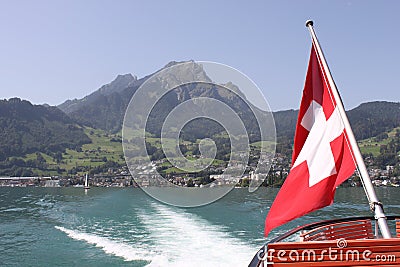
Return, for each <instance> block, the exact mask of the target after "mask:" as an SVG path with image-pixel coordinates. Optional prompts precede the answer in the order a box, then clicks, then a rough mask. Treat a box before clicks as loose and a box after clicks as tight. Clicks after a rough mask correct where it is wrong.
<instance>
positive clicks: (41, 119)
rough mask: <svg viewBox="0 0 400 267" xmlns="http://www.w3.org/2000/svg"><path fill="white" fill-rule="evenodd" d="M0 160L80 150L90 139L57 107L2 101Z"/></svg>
mask: <svg viewBox="0 0 400 267" xmlns="http://www.w3.org/2000/svg"><path fill="white" fill-rule="evenodd" d="M0 140H1V143H0V161H3V160H5V159H6V158H8V157H11V156H22V155H25V154H28V153H34V152H44V153H47V154H54V153H57V152H63V151H65V149H66V148H71V149H77V148H79V147H81V146H82V145H83V144H86V143H89V142H90V139H89V138H88V136H87V135H86V134H85V133H84V132H83V130H82V129H81V128H80V127H78V126H77V125H76V123H75V122H74V121H73V120H72V119H71V118H69V117H68V116H67V115H66V114H65V113H63V112H62V111H61V110H59V109H58V108H57V107H51V106H44V105H32V104H31V103H30V102H28V101H25V100H21V99H19V98H12V99H9V100H0Z"/></svg>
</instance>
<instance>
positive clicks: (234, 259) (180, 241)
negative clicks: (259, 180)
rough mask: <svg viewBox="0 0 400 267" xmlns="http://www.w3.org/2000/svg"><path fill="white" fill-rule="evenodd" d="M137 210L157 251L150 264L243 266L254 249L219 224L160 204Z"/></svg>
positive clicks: (152, 265) (251, 255) (250, 257)
mask: <svg viewBox="0 0 400 267" xmlns="http://www.w3.org/2000/svg"><path fill="white" fill-rule="evenodd" d="M152 207H153V210H154V212H153V213H149V212H148V211H146V213H142V214H139V217H141V221H142V223H144V226H145V227H146V229H147V230H148V231H149V233H150V237H151V240H152V242H153V246H154V247H153V250H154V251H155V252H156V253H157V255H155V256H154V257H153V259H152V261H151V262H150V264H149V265H148V266H149V267H150V266H151V267H154V266H247V265H248V264H249V263H250V261H251V259H252V258H253V256H254V254H255V253H256V252H257V251H258V248H257V247H254V246H252V245H250V244H248V243H246V242H244V241H242V240H240V239H239V238H236V237H233V236H231V235H230V234H229V233H227V232H226V229H225V228H224V227H222V226H218V225H213V224H211V223H210V222H208V221H207V220H205V219H202V218H200V217H199V216H196V215H194V214H191V213H188V212H185V211H184V210H181V209H177V208H172V207H167V206H164V205H161V204H153V205H152Z"/></svg>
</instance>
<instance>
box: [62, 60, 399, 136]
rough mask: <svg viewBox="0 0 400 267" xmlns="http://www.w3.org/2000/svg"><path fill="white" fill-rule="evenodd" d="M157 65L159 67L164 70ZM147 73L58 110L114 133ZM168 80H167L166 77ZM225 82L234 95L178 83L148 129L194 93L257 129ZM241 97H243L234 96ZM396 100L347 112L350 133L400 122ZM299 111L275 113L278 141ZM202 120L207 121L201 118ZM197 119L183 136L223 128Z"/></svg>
mask: <svg viewBox="0 0 400 267" xmlns="http://www.w3.org/2000/svg"><path fill="white" fill-rule="evenodd" d="M178 63H181V62H175V61H173V62H170V63H168V64H167V65H166V66H165V67H164V68H162V69H165V68H167V67H170V66H173V65H176V64H178ZM162 69H161V70H162ZM185 75H193V76H199V77H202V79H204V80H210V79H209V78H208V76H207V74H206V73H205V71H204V70H203V69H202V67H201V66H197V67H196V68H194V70H192V71H191V72H188V73H186V74H185ZM151 76H152V74H151V75H148V76H146V77H143V78H141V79H137V78H136V77H135V76H132V75H131V74H125V75H119V76H118V77H117V78H116V79H115V80H114V81H112V82H111V83H109V84H107V85H104V86H102V87H101V88H99V89H98V90H97V91H95V92H93V93H92V94H90V95H88V96H86V97H84V98H83V99H80V100H77V99H75V100H68V101H66V102H65V103H63V104H61V105H60V106H59V108H60V109H61V110H63V111H64V112H65V113H67V114H68V115H69V116H70V117H71V118H72V119H74V120H75V121H77V122H78V123H80V124H82V125H87V126H90V127H93V128H99V129H102V130H105V131H109V132H113V133H116V132H118V131H120V130H121V127H122V122H123V118H124V115H125V111H126V108H127V106H128V104H129V101H130V99H131V98H132V96H133V94H134V93H135V92H136V90H137V89H138V88H139V87H140V86H141V85H142V84H143V83H144V82H145V81H146V80H147V79H148V78H149V77H151ZM168 79H171V80H168ZM174 79H176V77H174V76H173V75H172V76H168V78H166V80H165V81H159V82H161V83H168V82H176V81H175V80H174ZM225 86H227V87H230V88H234V91H235V92H236V93H237V95H236V94H233V93H232V92H230V91H229V90H226V89H224V88H223V87H219V86H208V87H207V86H204V85H199V84H196V85H193V84H192V85H190V86H189V85H188V86H181V87H179V88H177V89H176V90H173V91H171V92H169V93H168V94H166V95H165V97H164V98H163V99H162V100H161V101H160V102H159V103H158V104H157V105H156V106H155V107H154V109H153V111H152V113H151V114H150V118H149V122H148V130H149V132H151V133H153V134H155V135H156V136H157V135H158V133H159V131H160V127H161V124H162V122H163V120H164V119H165V118H166V116H167V114H168V113H169V112H170V111H171V110H172V109H173V108H174V107H176V106H177V105H178V104H179V103H182V102H183V101H185V100H187V99H190V98H196V97H210V98H213V99H217V100H220V101H222V102H224V103H226V104H228V105H229V106H230V107H231V108H232V109H233V110H235V111H236V112H237V113H238V114H239V116H240V117H241V118H242V119H243V121H244V122H245V124H246V128H247V129H250V130H251V131H255V132H257V125H256V124H255V120H254V115H253V116H252V115H251V114H249V112H250V110H249V108H248V107H247V105H246V104H245V103H244V102H243V101H241V97H243V95H242V93H241V92H240V90H239V88H237V87H235V85H233V84H231V83H229V84H226V85H225ZM238 96H241V97H238ZM399 105H400V104H399V103H395V102H384V101H377V102H370V103H364V104H361V105H360V106H358V107H356V108H354V109H352V110H349V111H347V114H348V117H349V120H350V123H351V125H352V128H353V131H354V134H355V136H356V138H357V139H358V140H361V139H365V138H369V137H373V136H377V135H379V134H381V133H383V132H387V131H390V130H391V129H393V128H395V127H398V126H399V125H400V107H399ZM297 113H298V110H285V111H277V112H273V116H274V118H275V124H276V129H277V137H278V140H282V139H286V140H292V139H293V136H294V133H295V125H296V121H297ZM204 123H205V122H204ZM204 123H200V124H199V123H196V126H193V125H188V127H187V129H186V132H184V136H186V137H187V138H191V139H193V138H199V137H201V136H210V135H213V134H215V133H218V132H220V131H221V127H220V126H218V125H216V124H215V123H214V124H212V123H211V122H207V123H206V124H204Z"/></svg>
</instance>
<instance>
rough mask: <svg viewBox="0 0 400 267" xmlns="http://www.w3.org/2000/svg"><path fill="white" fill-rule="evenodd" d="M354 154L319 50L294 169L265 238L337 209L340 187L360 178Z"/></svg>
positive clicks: (306, 94) (306, 95) (278, 198)
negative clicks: (314, 213)
mask: <svg viewBox="0 0 400 267" xmlns="http://www.w3.org/2000/svg"><path fill="white" fill-rule="evenodd" d="M351 153H352V152H351V148H350V146H349V144H348V142H347V134H346V131H345V129H344V126H343V122H342V119H341V117H340V114H339V111H338V108H337V107H336V103H335V101H334V99H333V97H332V93H331V88H330V86H329V83H328V81H327V78H326V71H325V70H324V68H323V66H322V64H321V62H320V60H319V56H318V55H317V53H316V52H315V49H314V46H313V47H312V48H311V55H310V61H309V65H308V71H307V77H306V82H305V85H304V90H303V97H302V100H301V105H300V111H299V116H298V120H297V126H296V134H295V138H294V147H293V158H292V168H291V170H290V173H289V175H288V177H287V178H286V180H285V183H284V184H283V186H282V188H281V190H280V191H279V193H278V195H277V196H276V198H275V201H274V203H273V204H272V207H271V209H270V211H269V213H268V216H267V218H266V220H265V231H264V234H265V236H267V235H268V233H269V232H270V231H271V230H272V229H273V228H275V227H278V226H280V225H282V224H284V223H286V222H289V221H291V220H293V219H296V218H298V217H300V216H302V215H304V214H307V213H309V212H312V211H314V210H317V209H319V208H322V207H325V206H328V205H330V204H332V202H333V198H334V194H335V189H336V187H337V186H338V185H340V184H341V183H342V182H344V181H345V180H346V179H347V178H348V177H350V176H351V175H352V174H353V173H354V170H355V163H354V160H353V158H352V155H351Z"/></svg>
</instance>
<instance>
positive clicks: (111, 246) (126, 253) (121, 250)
mask: <svg viewBox="0 0 400 267" xmlns="http://www.w3.org/2000/svg"><path fill="white" fill-rule="evenodd" d="M55 228H56V229H58V230H60V231H62V232H64V233H66V234H67V235H68V236H69V237H70V238H72V239H75V240H81V241H85V242H87V243H89V244H92V245H95V246H96V247H98V248H101V249H102V250H103V251H104V252H105V253H107V254H110V255H114V256H117V257H121V258H123V259H124V260H126V261H138V260H144V261H151V259H152V258H153V256H152V255H151V252H150V251H149V250H147V249H142V248H138V247H133V246H130V245H128V244H125V243H123V242H119V241H115V240H112V239H110V238H107V237H101V236H98V235H95V234H87V233H83V232H79V231H76V230H70V229H67V228H64V227H61V226H55Z"/></svg>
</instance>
